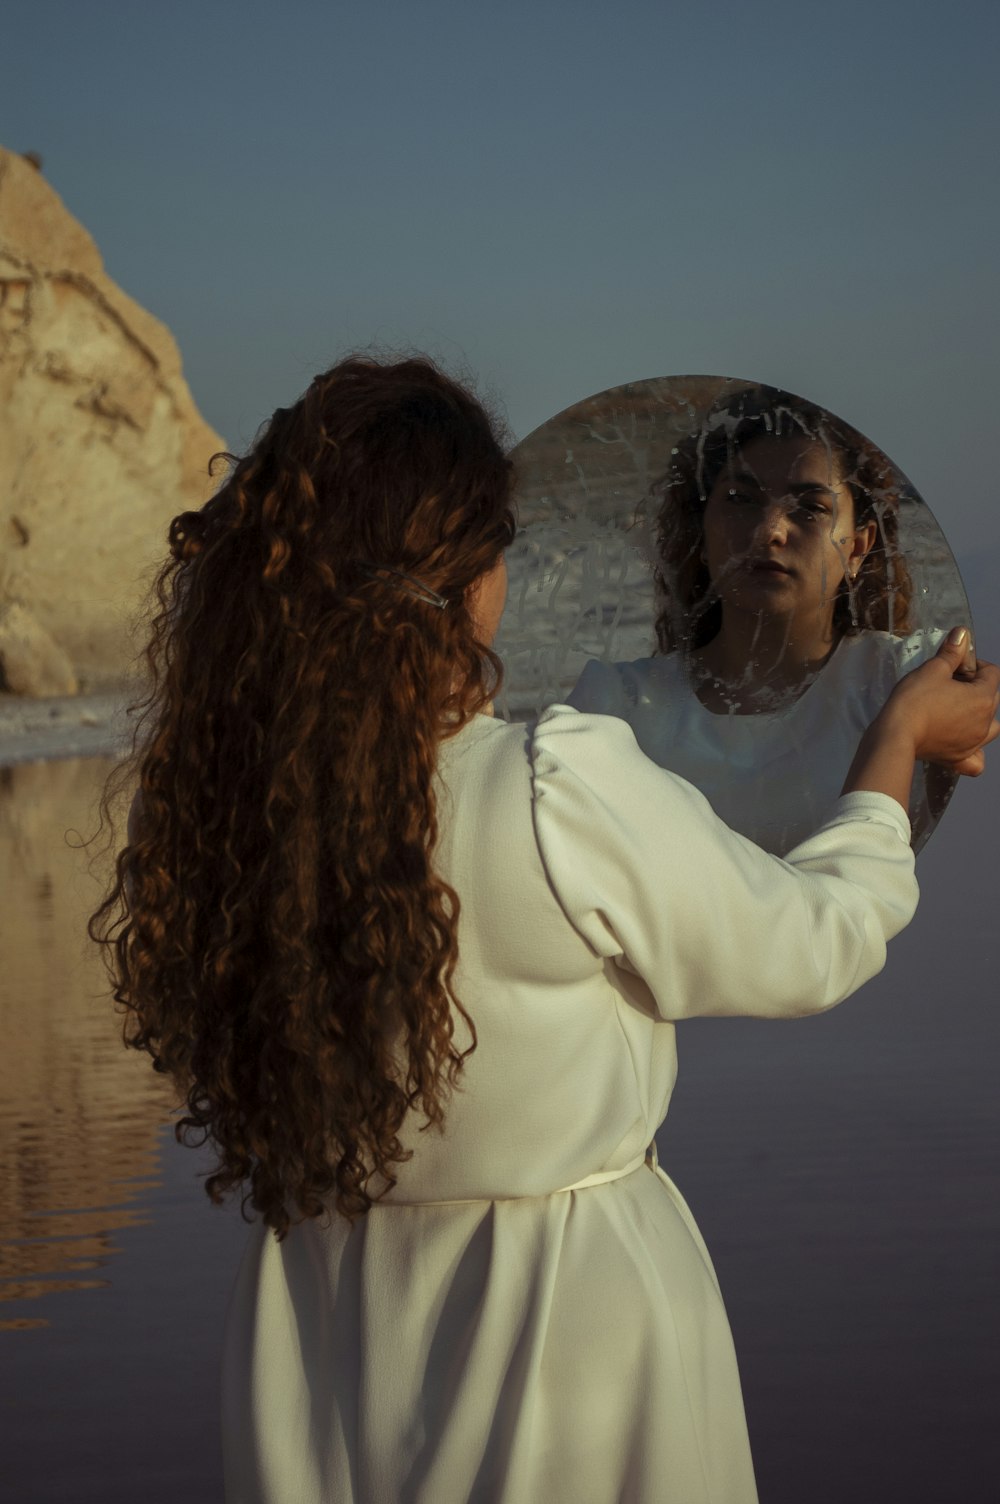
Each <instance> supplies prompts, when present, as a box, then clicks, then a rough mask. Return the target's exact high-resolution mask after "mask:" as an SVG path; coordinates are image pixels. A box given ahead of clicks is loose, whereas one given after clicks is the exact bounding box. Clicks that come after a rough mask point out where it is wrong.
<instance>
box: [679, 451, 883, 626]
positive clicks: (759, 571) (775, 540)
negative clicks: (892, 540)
mask: <svg viewBox="0 0 1000 1504" xmlns="http://www.w3.org/2000/svg"><path fill="white" fill-rule="evenodd" d="M875 532H876V525H875V523H874V521H868V522H866V523H862V524H861V525H860V526H858V525H856V523H855V514H854V498H853V496H852V494H851V490H850V487H849V486H848V485H847V484H846V482H845V480H844V476H843V473H842V461H841V458H840V456H839V455H838V454H837V453H836V452H834V451H831V449H830V448H829V447H828V446H827V445H825V444H823V443H821V442H820V441H819V440H818V439H806V438H804V437H803V436H801V435H800V436H798V437H795V436H793V435H788V436H787V437H784V436H782V437H777V436H774V435H763V436H761V437H759V438H755V439H752V440H751V441H750V442H749V443H747V444H745V445H744V446H743V447H742V448H740V449H738V450H736V451H735V452H734V453H733V455H732V456H731V459H730V461H729V462H728V463H727V464H726V465H725V466H724V467H723V469H722V470H721V471H720V472H719V474H718V476H717V477H716V480H715V483H714V485H713V486H712V487H711V490H710V491H709V493H708V497H707V500H706V503H705V511H704V516H703V554H704V562H705V565H706V567H707V570H708V576H709V581H710V586H711V589H712V592H713V594H714V595H715V596H716V597H717V598H718V600H719V601H720V603H721V606H722V618H723V622H724V623H726V625H731V624H733V623H731V622H730V621H729V620H728V618H730V617H731V615H732V614H736V615H738V616H739V617H741V618H742V617H744V616H746V615H750V616H753V617H757V618H769V619H772V620H775V621H777V620H779V619H780V621H781V623H782V635H783V636H784V637H785V639H786V641H787V639H789V638H792V637H794V638H796V639H798V640H799V641H800V643H801V647H802V648H803V649H805V650H806V651H808V652H810V653H816V652H818V651H821V650H822V649H823V648H824V647H826V648H828V647H829V646H830V645H831V643H832V641H833V609H834V602H835V599H836V596H837V592H838V590H840V588H841V586H842V584H843V582H844V580H845V578H846V579H847V580H848V581H853V579H854V578H855V576H856V575H857V573H858V571H859V570H860V568H861V566H862V564H863V562H864V559H865V557H866V555H867V554H868V552H869V550H870V549H871V547H872V544H873V542H874V541H875ZM740 629H741V630H744V624H743V623H742V622H741V623H740Z"/></svg>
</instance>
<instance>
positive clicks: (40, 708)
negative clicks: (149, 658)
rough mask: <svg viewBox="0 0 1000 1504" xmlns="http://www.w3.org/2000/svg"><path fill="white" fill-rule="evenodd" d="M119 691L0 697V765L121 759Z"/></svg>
mask: <svg viewBox="0 0 1000 1504" xmlns="http://www.w3.org/2000/svg"><path fill="white" fill-rule="evenodd" d="M127 703H128V701H127V698H126V695H125V693H124V692H123V691H118V692H117V693H114V692H111V693H104V694H91V695H59V696H52V697H49V698H38V699H35V698H31V699H29V698H27V697H24V696H21V695H3V694H0V767H10V766H12V765H13V764H16V763H22V762H48V761H49V760H50V759H52V758H64V757H116V758H117V757H122V756H123V755H124V754H125V752H126V751H127V749H128V736H129V731H128V720H127V715H126V706H127Z"/></svg>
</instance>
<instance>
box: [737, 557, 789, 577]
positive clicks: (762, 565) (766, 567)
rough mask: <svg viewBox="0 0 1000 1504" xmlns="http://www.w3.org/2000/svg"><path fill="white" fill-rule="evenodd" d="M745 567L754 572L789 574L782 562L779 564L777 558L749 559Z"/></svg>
mask: <svg viewBox="0 0 1000 1504" xmlns="http://www.w3.org/2000/svg"><path fill="white" fill-rule="evenodd" d="M747 568H748V569H749V570H751V571H752V572H753V573H754V574H791V572H792V571H791V570H790V569H787V568H786V567H785V565H784V564H779V563H778V561H777V559H750V560H749V561H748V562H747Z"/></svg>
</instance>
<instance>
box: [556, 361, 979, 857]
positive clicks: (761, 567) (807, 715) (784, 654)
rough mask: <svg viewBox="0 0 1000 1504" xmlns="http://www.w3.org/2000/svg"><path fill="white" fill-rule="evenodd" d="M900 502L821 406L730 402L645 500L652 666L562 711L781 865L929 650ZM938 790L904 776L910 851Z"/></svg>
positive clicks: (601, 674) (612, 673)
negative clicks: (611, 732) (603, 723)
mask: <svg viewBox="0 0 1000 1504" xmlns="http://www.w3.org/2000/svg"><path fill="white" fill-rule="evenodd" d="M899 490H900V482H899V479H898V476H897V475H896V474H895V472H894V471H893V470H892V469H891V467H890V466H889V464H888V462H887V461H886V460H885V458H884V456H883V455H882V454H881V453H880V452H879V451H878V450H877V449H876V448H875V447H874V445H872V444H870V443H869V442H868V441H867V440H866V439H864V438H863V437H862V436H861V435H860V434H859V433H857V432H856V431H855V430H854V429H852V428H850V427H848V425H847V424H845V423H841V422H840V420H839V419H836V418H834V417H832V416H831V415H830V414H829V413H826V412H825V411H823V409H821V408H818V407H815V406H814V405H813V404H812V403H810V402H806V401H804V400H803V399H802V398H800V397H795V396H792V395H791V393H789V392H782V391H779V390H777V389H775V388H770V387H765V388H751V389H747V390H744V391H741V392H738V393H737V394H736V395H735V396H733V397H730V398H729V399H728V400H727V402H726V403H725V404H724V405H723V406H722V407H720V408H718V409H716V410H715V411H713V412H712V413H710V414H709V416H708V418H707V420H706V422H705V424H704V426H703V429H702V431H701V432H700V433H697V434H694V435H692V436H691V437H690V438H688V439H686V440H684V441H683V442H682V443H681V444H679V445H678V447H677V449H676V450H675V451H674V454H673V456H672V460H671V465H670V469H669V470H668V472H667V474H666V475H665V476H664V477H663V479H662V480H661V481H660V482H659V483H658V485H657V487H655V488H654V491H655V493H656V494H658V495H659V497H660V506H659V512H658V516H657V520H656V544H657V553H658V559H659V564H658V569H657V572H656V577H655V578H656V584H657V592H658V595H659V596H660V600H661V610H660V613H659V616H658V618H657V622H656V634H657V641H658V644H659V650H660V656H656V657H653V658H646V659H640V660H638V661H637V662H635V663H619V664H602V663H596V662H592V663H589V664H588V665H587V666H586V668H585V669H584V672H583V674H582V675H581V677H580V680H579V682H578V683H577V685H576V687H575V688H574V690H573V692H572V693H571V694H570V696H569V703H570V704H571V705H574V706H576V708H577V709H579V710H583V711H591V712H599V713H602V714H605V715H617V716H620V717H621V718H622V719H623V720H626V721H628V723H629V724H630V725H631V727H632V729H633V731H634V732H635V735H636V739H637V741H638V742H639V745H640V746H641V747H642V749H643V751H644V752H645V753H646V754H647V756H649V757H651V758H652V759H653V760H654V762H657V763H659V764H660V766H661V767H667V768H670V769H672V770H673V771H674V772H677V773H680V774H681V775H682V776H683V777H685V778H688V779H690V780H691V782H692V783H694V784H695V785H696V786H697V787H698V788H699V789H701V791H702V792H703V793H704V794H705V795H706V796H707V797H708V799H709V800H710V802H711V804H712V806H713V808H714V809H715V810H716V812H717V813H718V814H719V815H720V816H721V817H722V818H723V819H724V820H725V821H726V822H727V823H728V824H729V825H731V826H732V827H733V828H734V829H735V830H739V831H740V832H741V833H742V834H744V835H746V836H749V837H750V839H751V840H753V841H755V842H756V843H757V844H759V845H762V846H763V847H764V848H765V849H766V850H768V851H773V852H776V853H778V854H784V853H785V852H786V851H788V850H790V849H791V848H792V847H793V846H794V845H795V844H796V843H797V842H798V841H799V840H801V839H803V837H805V836H806V835H808V834H809V833H810V831H812V830H813V829H814V828H815V826H816V825H817V823H818V822H819V821H820V820H821V819H823V818H824V817H825V815H826V814H827V813H828V811H829V810H830V808H831V807H832V805H833V803H834V801H835V800H836V798H837V795H838V794H839V792H840V788H841V785H842V783H843V780H844V775H845V773H846V771H847V768H848V766H849V765H850V761H851V757H852V756H853V753H854V749H855V747H856V746H857V742H858V738H859V736H860V735H861V733H862V732H863V730H864V729H865V727H866V726H867V725H868V723H869V722H870V721H871V720H872V718H873V716H874V715H875V714H876V713H877V711H878V710H879V709H880V708H881V706H882V705H883V704H884V703H885V700H886V698H887V696H888V694H889V692H890V690H891V689H892V686H893V685H894V684H895V683H896V682H897V680H898V679H899V678H900V676H901V675H902V674H903V673H905V672H906V671H907V669H909V668H913V667H915V666H916V665H917V664H918V663H920V662H922V661H923V660H924V659H925V658H927V657H929V656H930V654H931V653H933V652H934V651H935V649H936V648H937V647H938V646H939V644H940V642H941V639H942V637H943V636H944V633H943V632H916V633H915V632H912V630H911V623H910V601H911V596H912V588H913V587H912V583H911V580H910V576H909V573H908V571H907V568H906V564H905V561H904V559H903V558H902V556H901V555H900V553H899V549H898V510H899V499H900V497H899ZM942 785H943V787H942ZM948 792H950V785H949V784H948V783H947V781H946V780H942V779H941V777H940V775H938V776H937V778H936V779H934V778H932V786H931V788H930V790H929V791H928V789H927V788H926V787H925V782H924V776H923V772H922V771H921V772H920V773H918V777H917V779H916V781H915V784H914V788H913V790H912V792H911V800H910V812H911V817H912V819H913V824H914V835H915V838H917V840H918V844H919V839H920V838H925V837H926V834H927V833H929V829H930V826H931V824H932V823H933V815H934V814H935V813H936V812H937V808H938V807H939V805H940V801H941V798H942V796H946V794H947V793H948Z"/></svg>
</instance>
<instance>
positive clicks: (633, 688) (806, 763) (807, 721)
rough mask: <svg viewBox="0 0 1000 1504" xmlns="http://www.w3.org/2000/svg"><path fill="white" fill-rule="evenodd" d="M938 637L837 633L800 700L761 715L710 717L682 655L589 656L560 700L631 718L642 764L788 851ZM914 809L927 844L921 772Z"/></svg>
mask: <svg viewBox="0 0 1000 1504" xmlns="http://www.w3.org/2000/svg"><path fill="white" fill-rule="evenodd" d="M943 637H944V633H943V632H941V631H937V630H929V631H921V632H913V633H911V634H910V635H909V636H908V637H894V636H892V635H891V634H890V633H888V632H862V633H860V634H859V635H858V636H856V637H845V638H842V639H841V641H840V642H839V643H838V645H837V648H836V650H835V652H834V654H833V656H832V658H831V659H830V661H829V663H828V664H827V665H826V667H825V668H824V669H823V671H822V672H821V673H820V674H819V675H818V676H817V678H816V679H815V680H814V681H813V683H812V684H811V685H810V686H809V688H808V689H807V690H806V691H805V693H804V694H802V695H800V696H799V698H798V699H797V700H794V701H792V702H791V703H790V704H788V705H785V706H782V708H781V709H779V710H772V711H767V712H764V713H762V714H758V715H734V714H730V715H723V714H720V713H718V712H716V711H712V710H708V709H707V708H706V707H705V706H704V705H703V704H702V703H701V701H700V700H699V698H698V696H697V694H696V693H695V691H694V688H693V687H692V684H691V681H690V679H689V678H688V674H687V669H686V667H685V665H684V660H683V658H682V656H681V655H680V653H668V654H665V655H664V656H662V657H657V658H639V659H636V661H635V662H634V663H599V662H597V661H596V660H591V662H590V663H588V664H587V666H586V667H585V668H584V670H583V673H582V674H581V675H580V677H579V679H578V680H577V682H576V684H575V685H574V687H573V689H572V691H571V692H570V694H569V696H568V697H567V698H568V703H569V704H570V705H573V706H574V707H575V708H576V709H577V710H582V711H586V712H588V713H590V714H596V715H614V716H618V717H619V719H621V720H623V721H627V722H628V724H629V725H630V726H631V727H632V730H633V731H634V732H635V739H636V741H637V742H638V743H639V746H640V747H641V748H642V750H643V751H644V752H645V754H646V756H647V757H651V758H652V759H653V761H654V762H655V763H658V764H659V766H660V767H661V768H669V769H670V770H671V772H674V773H679V774H680V776H681V777H682V778H687V779H689V780H690V782H691V783H693V784H694V785H695V787H696V788H698V789H700V790H701V792H702V793H703V794H704V795H705V797H706V799H707V800H708V801H709V803H710V804H711V806H712V808H713V809H714V810H715V812H716V814H717V815H719V817H720V818H721V819H723V820H725V822H726V824H727V825H729V826H730V827H731V828H732V829H733V830H738V831H739V832H740V834H741V835H745V836H747V837H749V839H750V840H751V841H754V842H756V844H757V845H758V846H763V848H764V850H765V851H771V852H774V853H775V854H777V855H778V856H783V855H784V854H785V852H786V851H790V850H791V849H792V847H793V846H796V845H798V843H799V841H802V840H804V839H805V837H806V836H808V835H810V834H811V833H812V832H813V831H814V830H815V829H816V826H817V825H819V823H820V822H821V821H822V820H825V819H826V818H827V816H828V815H829V813H830V811H831V810H832V809H833V807H834V805H835V804H836V801H837V797H838V795H839V793H840V790H841V788H842V787H843V784H844V779H845V778H846V777H847V770H848V768H849V767H850V766H851V762H852V760H853V757H854V754H855V752H856V751H857V747H858V742H859V741H860V739H861V734H862V732H863V731H864V730H865V729H866V728H867V727H868V726H869V725H870V724H871V722H872V721H873V720H874V719H875V717H876V715H877V714H878V712H879V711H880V710H881V709H882V707H883V705H884V704H885V702H886V700H887V699H888V698H889V695H890V693H891V691H892V689H893V687H894V686H895V685H896V684H897V683H898V682H899V680H900V679H901V678H902V677H903V675H904V674H906V673H908V672H909V671H910V669H913V668H916V667H917V666H918V665H919V664H921V663H923V662H925V661H926V660H927V659H928V658H930V657H933V655H934V653H936V652H937V649H938V648H939V647H940V645H941V641H942V639H943ZM909 814H910V818H911V820H912V822H913V827H914V831H915V832H918V834H919V835H920V836H921V837H922V838H924V839H925V838H926V835H927V834H929V831H930V829H931V828H932V826H933V823H934V819H933V816H932V814H931V811H930V808H929V804H928V795H927V789H926V781H925V769H924V768H923V766H922V765H919V766H918V768H917V770H916V772H915V773H914V778H913V786H912V789H911V792H910V808H909ZM919 846H920V840H918V841H917V849H919Z"/></svg>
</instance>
